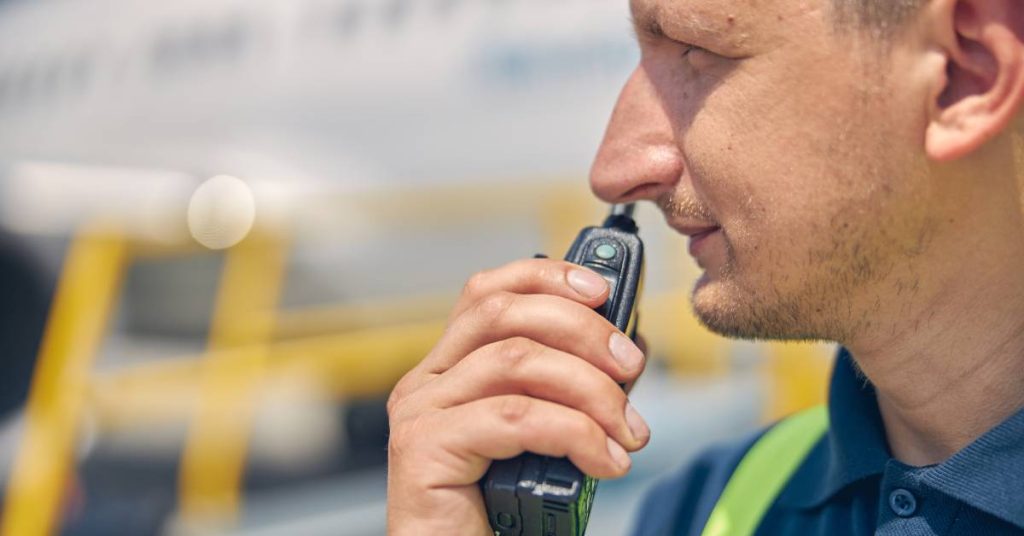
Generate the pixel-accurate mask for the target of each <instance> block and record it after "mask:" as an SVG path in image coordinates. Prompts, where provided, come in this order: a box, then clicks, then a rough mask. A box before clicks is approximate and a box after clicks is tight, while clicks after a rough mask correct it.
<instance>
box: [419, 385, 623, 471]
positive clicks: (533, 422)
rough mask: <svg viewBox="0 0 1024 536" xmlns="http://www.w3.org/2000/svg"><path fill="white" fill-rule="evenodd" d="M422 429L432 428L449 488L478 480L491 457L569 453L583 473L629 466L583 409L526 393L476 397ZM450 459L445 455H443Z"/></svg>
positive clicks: (436, 415) (435, 417) (433, 417)
mask: <svg viewBox="0 0 1024 536" xmlns="http://www.w3.org/2000/svg"><path fill="white" fill-rule="evenodd" d="M419 426H420V427H421V428H420V429H421V430H422V429H431V430H434V431H435V433H434V438H435V439H434V440H435V441H436V442H437V443H436V445H437V446H438V447H440V450H441V452H442V453H443V454H441V456H442V457H443V459H440V460H437V461H440V462H441V463H440V464H438V467H447V468H449V471H450V472H448V473H447V474H446V473H445V471H441V470H439V471H437V473H436V474H435V475H434V476H433V478H436V479H437V483H438V484H443V485H448V486H459V485H463V486H464V485H469V484H473V483H475V482H477V481H479V480H480V478H481V477H482V476H483V475H484V473H485V472H486V471H487V468H488V466H489V465H490V462H491V460H504V459H508V458H512V457H515V456H518V455H519V454H522V453H523V452H532V453H535V454H540V455H543V456H555V457H568V458H569V460H570V461H572V463H573V464H574V465H576V467H578V468H579V469H580V470H581V471H583V472H584V473H586V474H588V475H590V476H593V477H596V478H617V477H620V476H622V475H624V474H625V473H626V472H627V471H628V470H629V467H630V465H631V461H630V459H629V454H627V453H626V451H625V450H624V449H623V448H622V447H621V446H620V445H619V444H618V443H616V442H615V440H614V439H611V438H609V437H608V435H607V434H605V432H604V430H603V429H602V428H601V426H600V425H598V424H597V423H596V422H594V420H593V419H591V418H590V417H587V416H586V415H585V414H584V413H582V412H580V411H576V410H574V409H570V408H567V407H565V406H562V405H559V404H555V403H553V402H548V401H545V400H538V399H535V398H529V397H525V396H517V395H508V396H497V397H492V398H485V399H482V400H475V401H473V402H470V403H468V404H463V405H461V406H456V407H454V408H450V409H447V410H443V411H437V412H433V413H431V414H428V415H425V416H424V418H423V419H422V420H420V423H419ZM444 458H446V459H444Z"/></svg>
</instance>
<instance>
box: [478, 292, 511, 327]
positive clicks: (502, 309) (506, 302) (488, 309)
mask: <svg viewBox="0 0 1024 536" xmlns="http://www.w3.org/2000/svg"><path fill="white" fill-rule="evenodd" d="M515 300H516V296H515V294H512V293H511V292H495V293H494V294H491V295H489V296H487V297H486V298H484V299H482V300H480V303H479V304H478V305H477V307H476V310H477V314H479V315H481V316H483V317H484V318H485V319H488V320H489V321H490V322H491V323H494V322H497V321H499V320H500V319H501V317H502V316H504V315H505V313H506V312H508V310H509V308H510V307H512V304H513V303H515Z"/></svg>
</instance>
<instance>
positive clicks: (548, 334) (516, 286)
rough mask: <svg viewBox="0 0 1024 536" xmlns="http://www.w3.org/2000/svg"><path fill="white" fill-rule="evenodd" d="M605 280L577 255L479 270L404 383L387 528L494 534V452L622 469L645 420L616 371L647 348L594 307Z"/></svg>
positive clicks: (392, 407)
mask: <svg viewBox="0 0 1024 536" xmlns="http://www.w3.org/2000/svg"><path fill="white" fill-rule="evenodd" d="M607 298H608V286H607V283H606V282H605V280H604V279H603V278H602V277H601V276H599V275H597V274H596V273H594V272H591V271H589V270H587V269H586V268H581V267H579V266H577V265H575V264H571V263H568V262H564V261H556V260H549V259H532V260H524V261H519V262H514V263H512V264H509V265H506V266H504V267H502V268H498V269H495V270H491V271H487V272H481V273H479V274H476V275H475V276H473V277H472V278H471V279H470V280H469V282H468V283H467V284H466V286H465V289H464V290H463V292H462V295H461V297H460V298H459V301H458V303H457V304H456V305H455V308H454V310H453V311H452V314H451V316H450V318H449V321H448V328H447V329H446V330H445V333H444V335H443V336H442V337H441V340H440V341H438V343H437V345H436V346H435V347H434V348H433V349H432V350H431V352H430V353H429V354H428V355H427V356H426V358H425V359H424V360H423V361H422V362H421V363H420V364H419V365H418V366H417V367H416V368H415V369H413V370H412V371H411V372H409V373H408V374H407V375H406V376H405V377H404V378H402V380H401V381H400V382H399V383H398V385H397V386H396V387H395V389H394V391H393V392H392V393H391V398H390V399H389V400H388V415H389V419H390V423H391V439H390V444H389V452H388V458H389V463H388V466H389V469H388V533H389V534H391V535H406V534H416V535H424V534H444V535H454V534H469V535H485V534H492V533H493V532H492V531H491V529H490V528H489V525H488V522H487V514H486V512H485V511H484V504H483V497H482V495H481V492H480V488H479V486H478V484H477V482H478V481H479V480H480V478H482V477H483V475H484V473H485V472H486V471H487V468H488V467H489V466H490V463H491V460H497V459H506V458H512V457H515V456H517V455H519V454H521V453H523V452H527V451H528V452H534V453H537V454H543V455H547V456H558V457H563V456H568V457H569V459H570V460H572V462H573V463H574V464H575V465H576V466H577V467H579V468H580V469H581V470H582V471H583V472H585V473H587V474H589V475H591V476H594V477H597V478H615V477H620V476H622V475H624V474H625V473H626V472H627V471H628V470H629V467H630V459H629V455H628V454H627V452H626V451H635V450H638V449H640V448H642V447H643V446H644V445H645V444H646V443H647V440H648V439H649V437H650V431H649V429H648V427H647V424H646V423H644V421H643V419H642V418H641V417H640V415H639V414H637V413H636V411H635V410H634V409H633V407H632V406H631V405H629V402H628V400H627V398H626V394H625V393H624V392H623V391H622V389H621V388H620V387H619V385H618V384H620V383H622V384H629V383H632V382H633V381H635V380H636V378H637V377H638V376H639V375H640V373H641V372H642V371H643V368H644V355H643V352H642V351H641V350H640V349H639V348H638V347H637V346H636V345H634V344H633V342H632V341H630V340H629V338H627V337H626V336H625V335H623V334H622V332H620V331H619V330H618V329H616V328H615V326H613V325H612V324H611V323H610V322H608V321H607V320H606V319H604V318H603V317H601V315H599V314H598V313H596V312H595V311H594V308H596V307H598V306H600V305H601V304H603V303H604V302H605V301H606V300H607Z"/></svg>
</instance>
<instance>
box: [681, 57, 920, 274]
mask: <svg viewBox="0 0 1024 536" xmlns="http://www.w3.org/2000/svg"><path fill="white" fill-rule="evenodd" d="M807 68H808V67H806V66H802V65H800V66H797V67H795V68H794V69H789V70H785V69H783V70H773V69H764V70H763V71H761V72H752V71H751V72H737V73H735V74H734V76H733V77H732V78H731V79H730V80H728V81H726V82H725V83H722V84H720V85H719V86H718V87H717V88H716V89H715V90H714V91H712V92H710V93H709V94H708V95H706V97H705V99H704V106H703V107H702V108H701V109H700V110H699V111H697V112H696V113H695V114H694V115H693V119H692V122H691V124H690V128H689V130H688V131H687V132H686V135H685V137H684V151H685V153H686V157H687V162H688V165H689V172H690V175H691V177H692V180H693V182H694V187H695V189H696V191H697V192H698V194H699V195H700V196H701V197H702V198H703V199H705V200H706V202H707V203H708V205H709V207H710V208H711V209H712V211H713V212H714V214H715V216H716V217H717V218H718V219H719V221H720V223H722V224H723V226H724V227H725V229H726V232H727V235H728V237H729V240H730V242H731V244H732V246H733V248H732V249H733V252H734V255H735V259H734V260H735V262H736V264H737V265H738V267H741V268H742V266H743V265H752V266H766V265H776V266H781V265H787V264H792V263H802V264H805V263H807V262H809V261H808V259H810V258H811V257H812V256H814V255H815V254H816V253H815V252H820V251H822V250H824V249H827V248H830V247H834V246H835V243H836V242H837V241H840V240H842V235H843V234H853V233H855V232H859V229H860V228H862V227H864V226H865V225H867V224H868V223H870V222H871V220H872V219H873V218H877V217H879V216H880V213H881V212H883V211H884V210H885V206H886V205H887V204H889V203H888V201H887V199H889V198H890V197H899V196H900V195H902V194H905V193H906V192H900V191H898V190H900V189H903V188H905V187H906V185H905V184H903V183H901V182H900V181H898V180H897V179H896V178H897V177H898V176H899V173H898V170H899V168H900V166H899V165H898V162H894V160H893V159H892V158H889V157H887V156H886V155H887V154H889V153H893V152H894V151H893V149H892V148H887V147H886V145H895V146H896V147H898V148H899V150H908V151H909V150H911V149H912V147H911V145H912V142H913V140H911V139H909V138H910V136H909V135H908V134H907V133H898V137H899V138H900V139H897V140H893V139H891V138H886V137H885V136H880V134H882V133H885V132H887V131H888V132H890V133H892V130H891V129H889V128H888V127H887V126H886V125H887V122H886V118H885V116H886V114H891V113H892V110H890V109H888V108H887V107H886V106H884V105H882V104H884V101H873V100H872V99H871V98H870V95H869V94H867V93H865V91H864V87H863V86H861V87H858V84H857V82H855V81H854V80H852V79H849V78H847V79H842V78H839V79H837V78H835V77H829V76H814V75H813V74H808V71H807V70H806V69H807ZM797 71H800V72H802V73H803V74H802V75H799V76H797V75H796V74H795V73H796V72H797ZM787 73H788V74H787ZM889 108H891V107H889ZM904 138H907V139H904ZM904 146H905V147H904Z"/></svg>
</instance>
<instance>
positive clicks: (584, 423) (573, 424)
mask: <svg viewBox="0 0 1024 536" xmlns="http://www.w3.org/2000/svg"><path fill="white" fill-rule="evenodd" d="M566 428H567V430H566V431H567V433H568V435H569V436H570V437H582V438H587V440H589V441H595V440H599V439H601V438H603V437H604V435H605V433H604V429H603V428H601V426H600V425H598V424H597V423H596V422H594V420H593V419H591V418H589V417H587V416H586V415H584V414H582V413H577V414H575V415H574V416H573V418H570V419H569V422H568V423H566Z"/></svg>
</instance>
